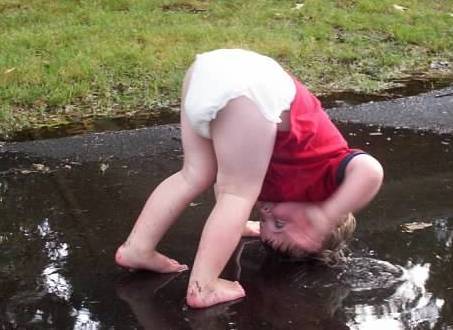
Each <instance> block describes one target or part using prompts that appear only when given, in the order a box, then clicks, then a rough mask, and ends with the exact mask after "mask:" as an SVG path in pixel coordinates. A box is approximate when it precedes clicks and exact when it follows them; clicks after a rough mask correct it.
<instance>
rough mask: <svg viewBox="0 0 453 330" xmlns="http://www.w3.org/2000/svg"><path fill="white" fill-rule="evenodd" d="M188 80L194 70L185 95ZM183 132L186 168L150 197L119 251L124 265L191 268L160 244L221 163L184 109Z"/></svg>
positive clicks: (160, 269)
mask: <svg viewBox="0 0 453 330" xmlns="http://www.w3.org/2000/svg"><path fill="white" fill-rule="evenodd" d="M188 79H190V70H189V72H188V74H187V76H186V80H185V83H184V87H183V95H185V91H186V85H187V81H188ZM181 135H182V145H183V150H184V164H183V168H182V170H181V171H179V172H177V173H175V174H173V175H172V176H170V177H169V178H167V179H166V180H164V181H163V182H162V183H161V184H160V185H159V186H158V187H157V188H156V189H155V190H154V191H153V192H152V194H151V196H150V197H149V199H148V200H147V202H146V204H145V206H144V208H143V210H142V212H141V214H140V216H139V217H138V219H137V221H136V223H135V225H134V228H133V229H132V232H131V233H130V235H129V237H128V239H127V240H126V242H125V243H124V244H123V245H122V246H121V247H120V248H119V249H118V251H117V253H116V262H117V263H118V264H119V265H121V266H123V267H128V268H134V269H136V268H140V269H148V270H152V271H156V272H163V273H166V272H175V271H182V270H186V269H187V266H186V265H181V264H179V263H178V262H177V261H175V260H172V259H169V258H167V257H166V256H164V255H162V254H160V253H158V252H157V251H156V250H155V249H156V245H157V244H158V243H159V241H160V239H161V238H162V236H163V235H164V234H165V232H166V231H167V230H168V228H169V227H170V226H171V224H172V223H173V222H174V220H175V219H176V218H177V217H178V215H179V214H180V213H181V212H182V211H183V209H184V208H185V207H186V206H187V205H188V203H190V202H191V201H192V200H193V199H194V198H195V197H196V196H197V195H198V194H200V193H201V192H202V191H204V190H205V189H206V188H208V187H209V186H210V185H212V183H213V182H214V179H215V175H216V171H217V163H216V159H215V155H214V149H213V147H212V142H211V141H210V140H208V139H204V138H202V137H200V136H199V135H198V134H196V133H195V132H194V131H193V130H192V128H191V127H190V125H189V123H188V122H187V117H186V114H185V112H184V111H182V112H181Z"/></svg>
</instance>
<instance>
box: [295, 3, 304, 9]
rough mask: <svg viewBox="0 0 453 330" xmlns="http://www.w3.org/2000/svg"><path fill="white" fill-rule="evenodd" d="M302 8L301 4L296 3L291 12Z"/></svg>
mask: <svg viewBox="0 0 453 330" xmlns="http://www.w3.org/2000/svg"><path fill="white" fill-rule="evenodd" d="M303 6H304V4H303V3H296V5H295V6H294V7H293V10H299V9H302V7H303Z"/></svg>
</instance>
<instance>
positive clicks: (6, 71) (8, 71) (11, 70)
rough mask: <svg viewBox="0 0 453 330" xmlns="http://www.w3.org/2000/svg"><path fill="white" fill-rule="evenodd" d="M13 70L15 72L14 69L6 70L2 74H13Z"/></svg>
mask: <svg viewBox="0 0 453 330" xmlns="http://www.w3.org/2000/svg"><path fill="white" fill-rule="evenodd" d="M14 70H16V68H11V69H7V70H5V72H4V73H5V74H8V73H11V72H13V71H14Z"/></svg>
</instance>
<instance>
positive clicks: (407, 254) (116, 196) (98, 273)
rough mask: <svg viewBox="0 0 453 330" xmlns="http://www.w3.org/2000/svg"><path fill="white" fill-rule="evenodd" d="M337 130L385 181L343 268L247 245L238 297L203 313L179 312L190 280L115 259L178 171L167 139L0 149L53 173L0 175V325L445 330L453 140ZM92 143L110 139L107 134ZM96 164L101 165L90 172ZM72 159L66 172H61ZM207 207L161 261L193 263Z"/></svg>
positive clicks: (451, 284)
mask: <svg viewBox="0 0 453 330" xmlns="http://www.w3.org/2000/svg"><path fill="white" fill-rule="evenodd" d="M342 129H343V131H344V133H345V136H347V137H348V139H349V140H350V143H351V145H353V146H355V147H358V148H360V147H362V148H366V149H367V150H369V151H370V152H371V153H372V154H374V155H375V156H376V157H377V158H378V159H380V160H382V161H383V163H384V167H385V169H386V175H387V178H386V182H385V184H384V188H383V190H382V192H381V193H380V195H379V196H378V198H377V199H376V201H375V202H374V203H373V204H372V205H370V207H369V208H367V209H366V210H364V211H363V212H362V213H361V214H359V215H358V219H359V226H358V231H357V235H356V240H355V241H354V242H353V244H352V245H351V250H352V257H353V258H352V259H354V260H356V261H355V264H353V265H352V264H351V265H350V268H349V273H348V272H346V273H345V272H343V273H341V272H340V271H338V270H326V269H325V268H322V269H320V268H319V267H316V266H315V265H310V264H302V265H291V264H289V265H279V266H278V267H273V266H272V265H270V264H268V261H267V259H266V258H267V257H266V255H265V253H264V249H263V248H262V247H261V245H260V244H259V243H258V242H256V243H253V242H251V243H250V244H249V245H247V247H246V248H244V252H243V254H242V257H241V258H240V262H237V260H232V262H230V265H229V266H228V267H227V269H226V271H225V274H224V275H225V276H226V277H228V276H229V277H231V278H234V277H237V276H240V280H241V281H242V283H243V284H244V287H245V289H246V291H247V297H246V298H245V299H242V300H240V301H238V302H234V303H232V304H226V305H219V306H215V307H214V308H210V309H206V310H203V311H194V310H190V309H187V307H186V306H185V303H184V295H185V289H186V286H187V281H188V276H189V274H188V273H182V274H179V275H178V276H176V277H172V276H169V275H164V276H161V275H156V274H152V273H137V274H133V275H129V274H126V273H125V272H124V271H123V270H120V269H118V268H117V267H116V266H115V265H114V262H113V254H114V251H115V249H116V247H117V246H118V244H120V242H122V241H123V240H124V239H125V236H126V235H127V233H128V232H129V231H130V229H131V226H132V222H133V221H134V219H135V217H136V216H137V214H138V212H139V210H140V209H141V207H142V205H143V202H144V199H145V198H146V197H147V196H148V194H149V192H150V190H151V189H152V188H153V187H154V186H156V184H157V183H158V182H160V180H161V179H162V178H163V177H166V176H168V174H170V173H171V172H173V171H174V170H175V169H177V168H178V167H179V165H180V162H181V151H180V149H179V148H178V145H176V144H177V143H179V142H175V141H174V140H172V141H173V144H170V143H169V147H168V150H167V149H165V143H164V144H163V145H159V148H161V149H159V150H161V151H159V153H157V152H156V154H152V153H151V154H150V153H146V152H147V151H146V150H145V151H143V150H141V151H138V152H137V155H136V156H130V157H129V156H128V157H129V158H127V157H124V158H120V159H116V158H115V157H108V155H107V156H106V155H102V157H101V156H99V157H97V156H93V157H94V158H93V159H96V161H83V158H82V159H80V158H79V155H77V157H75V158H74V159H72V158H71V159H66V158H65V159H62V160H61V163H58V164H55V160H53V161H54V164H50V163H51V161H52V160H51V159H48V158H45V157H44V158H43V159H34V158H32V157H30V156H29V155H28V154H27V155H22V154H19V153H17V154H14V155H11V154H0V164H6V165H5V166H6V167H7V168H16V169H24V168H25V169H27V168H30V166H31V165H30V164H45V165H46V166H49V168H51V169H52V170H51V171H49V172H48V173H39V172H28V174H24V173H21V172H20V171H6V172H1V173H0V220H1V221H0V297H2V300H1V301H0V329H3V328H5V329H10V328H46V327H47V328H56V329H98V328H102V329H104V328H106V329H109V328H115V329H128V328H140V327H144V328H151V329H152V328H158V329H209V330H215V329H222V330H224V329H257V328H258V329H335V330H337V329H347V328H351V329H367V330H368V329H375V328H379V329H408V328H409V329H410V328H415V329H448V327H449V326H450V325H451V324H453V313H452V310H451V307H450V306H451V305H452V303H453V298H452V297H453V296H452V292H453V291H452V290H453V289H452V288H453V277H452V276H451V268H452V266H453V264H452V262H453V259H452V251H451V247H452V246H453V230H452V229H453V217H452V215H453V205H452V204H451V201H452V200H453V172H452V171H451V169H452V168H453V152H451V151H452V149H451V148H452V144H451V142H450V141H452V137H451V136H435V135H430V134H429V133H423V134H420V133H414V132H410V131H407V130H403V129H384V128H382V129H381V128H378V127H368V126H354V125H347V126H342ZM137 134H138V133H137ZM115 138H117V136H116V137H115ZM115 138H114V139H115ZM104 141H105V142H104ZM151 142H152V141H151ZM151 142H150V143H151ZM96 143H98V144H99V147H100V146H102V143H110V141H109V140H108V136H107V135H106V136H102V139H99V141H96ZM144 146H146V147H147V148H149V144H147V143H144ZM126 147H127V145H126V144H123V142H121V143H120V146H119V147H118V148H121V150H123V149H125V148H126ZM134 148H139V146H138V143H137V146H136V145H134ZM113 149H114V148H113ZM131 149H133V148H131ZM84 150H85V149H84ZM142 151H143V154H142ZM81 153H83V152H81ZM144 154H145V155H146V156H143V155H144ZM105 159H108V165H109V167H108V169H107V168H104V171H101V170H100V165H101V164H103V163H106V162H105ZM433 160H435V161H433ZM58 161H60V160H58ZM71 161H74V162H77V166H69V167H64V166H63V165H64V164H69V163H70V162H71ZM62 164H63V165H62ZM212 204H213V196H212V194H211V193H207V194H205V195H203V196H201V197H200V198H199V199H197V200H196V201H194V203H193V204H192V206H193V207H189V208H188V209H187V211H186V212H185V213H184V214H183V215H182V217H181V221H180V222H179V224H178V225H177V226H175V228H173V229H172V230H171V231H170V232H169V233H168V235H167V237H166V238H165V239H164V241H163V242H162V244H161V246H160V248H161V250H162V252H164V253H167V254H169V255H171V256H173V257H175V258H177V259H179V260H181V262H184V263H188V264H192V262H193V258H194V254H195V251H196V248H197V242H198V240H199V235H200V231H201V228H202V226H203V221H204V219H205V218H206V215H207V214H208V212H209V211H210V207H211V206H212ZM194 206H196V207H194ZM81 210H83V211H81ZM403 225H406V227H404V226H403ZM403 227H404V228H405V229H404V228H403ZM403 229H404V230H403ZM357 260H358V261H357ZM384 260H385V261H384ZM394 265H402V266H403V267H399V266H394ZM118 278H121V279H120V280H118Z"/></svg>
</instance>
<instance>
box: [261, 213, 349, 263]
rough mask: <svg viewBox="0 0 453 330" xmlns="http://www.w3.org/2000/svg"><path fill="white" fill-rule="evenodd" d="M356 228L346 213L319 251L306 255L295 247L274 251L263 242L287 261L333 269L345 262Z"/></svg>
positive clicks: (266, 244)
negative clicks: (309, 263)
mask: <svg viewBox="0 0 453 330" xmlns="http://www.w3.org/2000/svg"><path fill="white" fill-rule="evenodd" d="M355 228H356V220H355V217H354V215H353V214H352V213H348V214H347V215H345V216H344V217H343V218H342V219H340V221H339V225H338V227H337V228H336V229H335V230H334V231H333V232H332V234H331V235H330V236H329V237H328V238H327V239H326V240H325V242H324V244H323V246H322V248H321V250H320V251H319V252H315V253H309V254H307V251H305V250H303V249H301V248H300V247H298V246H296V245H292V246H289V247H287V249H286V250H285V251H281V250H279V249H277V250H275V248H273V247H272V244H270V242H263V243H264V244H265V246H267V247H269V248H270V250H271V251H273V252H277V254H278V255H279V256H280V257H283V258H284V259H286V260H288V261H303V260H304V261H309V260H314V261H317V262H320V263H321V264H324V265H327V266H329V267H335V266H338V265H340V264H341V263H343V262H344V261H346V254H347V249H348V243H349V242H350V241H351V239H352V237H353V234H354V232H355Z"/></svg>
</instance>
